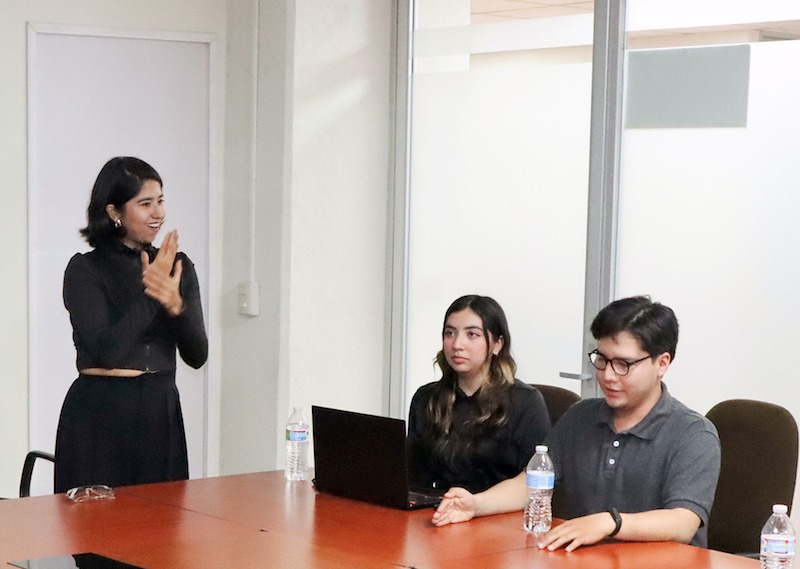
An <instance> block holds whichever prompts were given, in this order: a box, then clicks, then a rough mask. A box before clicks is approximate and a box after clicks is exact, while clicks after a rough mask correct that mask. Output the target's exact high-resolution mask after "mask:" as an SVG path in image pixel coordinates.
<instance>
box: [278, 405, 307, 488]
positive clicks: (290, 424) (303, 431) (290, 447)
mask: <svg viewBox="0 0 800 569" xmlns="http://www.w3.org/2000/svg"><path fill="white" fill-rule="evenodd" d="M308 433H309V428H308V421H306V418H305V416H304V415H303V410H302V409H301V408H300V407H295V408H294V411H292V414H291V415H290V416H289V420H288V421H287V422H286V468H285V470H284V475H285V476H286V479H287V480H305V479H306V478H308Z"/></svg>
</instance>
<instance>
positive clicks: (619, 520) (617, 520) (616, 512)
mask: <svg viewBox="0 0 800 569" xmlns="http://www.w3.org/2000/svg"><path fill="white" fill-rule="evenodd" d="M608 513H609V514H611V517H612V518H614V531H612V532H611V533H610V534H608V537H614V536H615V535H617V534H618V533H619V530H620V528H622V516H620V515H619V510H617V509H616V508H611V509H610V510H608Z"/></svg>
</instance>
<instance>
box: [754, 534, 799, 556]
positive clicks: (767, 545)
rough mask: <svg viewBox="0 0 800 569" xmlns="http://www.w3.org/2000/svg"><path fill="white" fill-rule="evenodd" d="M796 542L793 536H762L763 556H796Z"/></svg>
mask: <svg viewBox="0 0 800 569" xmlns="http://www.w3.org/2000/svg"><path fill="white" fill-rule="evenodd" d="M794 542H795V538H793V537H791V536H785V535H770V534H761V554H762V555H764V554H772V555H794V547H795V543H794Z"/></svg>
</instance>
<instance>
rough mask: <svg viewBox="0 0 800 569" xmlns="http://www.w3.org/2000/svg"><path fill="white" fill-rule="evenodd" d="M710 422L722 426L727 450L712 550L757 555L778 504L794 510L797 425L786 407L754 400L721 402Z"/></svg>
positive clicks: (710, 528) (710, 541)
mask: <svg viewBox="0 0 800 569" xmlns="http://www.w3.org/2000/svg"><path fill="white" fill-rule="evenodd" d="M706 417H708V419H709V420H710V421H711V422H712V423H714V426H716V428H717V431H718V432H719V440H720V445H721V447H722V466H721V468H720V475H719V484H718V485H717V493H716V495H715V498H714V506H713V507H712V509H711V515H710V516H709V521H708V546H709V547H710V548H712V549H717V550H720V551H727V552H728V553H744V554H755V553H757V552H758V551H759V540H760V534H761V527H762V526H763V525H764V522H766V521H767V518H769V516H770V515H771V514H772V505H773V504H786V505H787V506H788V507H789V511H790V512H791V509H792V498H793V496H794V487H795V480H796V476H797V423H796V422H795V420H794V417H792V414H791V413H790V412H789V411H787V410H786V409H784V408H783V407H781V406H780V405H774V404H772V403H765V402H763V401H753V400H749V399H731V400H728V401H723V402H721V403H718V404H717V405H715V406H714V407H713V408H711V410H710V411H709V412H708V413H707V414H706Z"/></svg>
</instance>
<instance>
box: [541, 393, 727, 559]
mask: <svg viewBox="0 0 800 569" xmlns="http://www.w3.org/2000/svg"><path fill="white" fill-rule="evenodd" d="M661 388H662V394H661V397H660V399H659V400H658V403H656V406H655V407H653V409H652V410H651V411H650V413H648V414H647V416H646V417H645V418H644V419H642V421H640V422H639V423H638V424H637V425H635V426H634V427H633V428H631V429H628V430H627V431H623V432H621V433H617V432H616V430H615V429H614V416H613V412H612V410H611V408H610V407H609V406H608V405H607V404H606V402H605V399H585V400H583V401H579V402H578V403H576V404H575V405H573V406H572V407H571V408H570V409H569V411H567V412H566V413H565V414H564V416H563V417H561V419H560V420H559V422H558V423H557V424H556V425H555V427H553V429H552V430H551V431H550V434H549V436H548V437H547V441H546V444H547V445H548V447H549V451H550V456H551V458H552V459H553V463H554V465H555V471H556V494H557V497H556V500H555V503H556V511H555V514H556V515H557V516H558V517H563V518H566V519H571V518H576V517H580V516H585V515H588V514H593V513H597V512H604V511H607V510H609V509H610V508H612V507H616V508H617V509H618V510H619V511H620V512H629V513H634V512H645V511H649V510H658V509H671V508H686V509H688V510H691V511H692V512H694V513H695V514H697V515H698V516H699V517H700V519H701V520H702V523H701V525H700V529H699V530H698V531H697V533H696V534H695V536H694V538H693V539H692V541H691V543H692V545H699V546H701V547H705V546H706V544H707V542H708V540H707V535H706V534H707V530H706V524H707V523H708V515H709V512H710V511H711V505H712V504H713V502H714V492H715V490H716V487H717V478H718V477H719V465H720V446H719V436H718V435H717V430H716V429H715V428H714V425H713V424H712V423H711V422H710V421H709V420H708V419H706V418H705V417H703V416H702V415H700V414H699V413H697V412H695V411H692V410H691V409H689V408H688V407H686V406H685V405H684V404H683V403H681V402H680V401H677V400H676V399H673V398H672V396H671V395H670V394H669V392H668V391H667V387H666V385H664V384H663V383H662V384H661Z"/></svg>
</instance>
